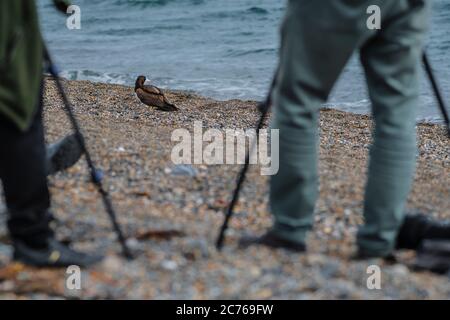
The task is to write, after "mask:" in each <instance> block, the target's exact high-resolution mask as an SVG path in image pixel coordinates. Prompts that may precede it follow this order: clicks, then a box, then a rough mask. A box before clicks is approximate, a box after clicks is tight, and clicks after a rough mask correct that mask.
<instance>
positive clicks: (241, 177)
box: [216, 102, 270, 250]
mask: <svg viewBox="0 0 450 320" xmlns="http://www.w3.org/2000/svg"><path fill="white" fill-rule="evenodd" d="M269 104H270V102H269ZM259 109H260V110H262V113H261V118H260V119H259V122H258V125H257V130H256V137H255V143H256V142H257V141H258V135H259V130H260V129H261V128H262V126H263V124H264V120H265V119H266V116H267V114H268V113H269V106H268V105H267V102H266V103H264V104H263V106H262V107H261V108H259ZM251 152H252V149H250V150H249V152H248V153H247V155H246V157H245V164H244V167H243V168H242V170H241V172H240V173H239V178H238V181H237V184H236V188H235V189H234V193H233V197H232V199H231V202H230V205H229V206H228V208H227V212H226V215H225V219H224V221H223V224H222V227H221V228H220V233H219V236H218V237H217V242H216V248H217V249H218V250H221V249H222V247H223V243H224V241H225V232H226V230H227V229H228V223H229V221H230V218H231V216H232V215H233V210H234V207H235V205H236V203H237V201H238V199H239V192H240V191H241V187H242V184H243V183H244V180H245V176H246V174H247V171H248V167H249V163H250V153H251Z"/></svg>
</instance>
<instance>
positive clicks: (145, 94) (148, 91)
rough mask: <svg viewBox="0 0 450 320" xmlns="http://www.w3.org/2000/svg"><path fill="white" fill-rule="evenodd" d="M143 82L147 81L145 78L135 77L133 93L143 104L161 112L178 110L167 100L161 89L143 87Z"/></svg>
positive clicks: (148, 86)
mask: <svg viewBox="0 0 450 320" xmlns="http://www.w3.org/2000/svg"><path fill="white" fill-rule="evenodd" d="M145 80H147V78H146V77H145V76H139V77H137V79H136V84H135V86H134V92H136V95H137V96H138V98H139V100H141V102H142V103H143V104H146V105H147V106H150V107H155V108H157V109H158V110H161V111H177V110H178V108H177V107H176V106H175V105H173V104H172V103H170V102H169V101H168V100H167V98H166V97H165V96H164V93H163V92H162V90H161V89H159V88H158V87H155V86H152V85H144V82H145Z"/></svg>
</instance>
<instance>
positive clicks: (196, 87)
mask: <svg viewBox="0 0 450 320" xmlns="http://www.w3.org/2000/svg"><path fill="white" fill-rule="evenodd" d="M37 2H38V7H39V11H40V13H41V24H42V27H43V32H44V36H45V38H46V39H47V41H48V43H49V46H50V49H51V50H52V52H53V56H54V57H55V59H56V60H57V61H58V63H59V66H60V68H61V69H62V70H63V75H64V76H65V77H67V78H69V79H87V80H92V81H99V82H109V83H119V84H126V85H133V84H134V79H135V78H136V76H137V75H139V74H144V75H147V76H148V78H150V79H152V80H153V81H154V82H155V83H156V84H157V85H159V86H161V87H162V88H172V89H182V90H192V91H195V92H198V93H200V94H203V95H206V96H210V97H213V98H216V99H230V98H240V99H261V98H262V97H264V95H265V94H266V90H267V87H268V85H269V82H270V79H271V77H272V72H273V70H274V68H275V64H276V61H277V49H278V45H279V38H278V27H279V24H280V22H281V19H282V17H283V13H284V10H285V5H286V3H285V1H280V0H108V1H107V0H73V1H72V2H73V4H77V5H79V6H80V7H81V23H82V25H81V27H82V29H81V30H68V29H67V28H66V27H65V18H64V17H63V16H62V15H60V14H58V13H56V11H55V10H54V9H53V6H52V5H51V1H50V0H38V1H37ZM428 51H429V54H430V58H431V60H432V62H433V66H434V68H435V69H436V75H437V77H438V79H439V81H440V83H441V87H442V89H443V91H444V94H445V95H446V98H447V100H448V101H449V102H450V54H449V51H450V1H448V0H434V9H433V18H432V26H431V32H430V34H429V36H428ZM423 79H424V81H423V86H422V95H421V98H422V105H421V109H420V113H419V119H420V120H429V121H436V120H438V119H441V116H440V114H439V112H438V109H437V106H436V104H435V102H434V98H433V95H432V94H431V91H430V88H429V86H428V82H427V81H425V78H424V77H423ZM330 105H331V106H333V107H337V108H339V109H343V110H346V111H351V112H357V113H367V112H368V111H369V107H370V104H369V102H368V100H367V93H366V88H365V83H364V79H363V74H362V69H361V67H360V66H359V64H358V62H357V59H356V57H354V58H353V59H352V61H351V63H350V64H349V65H348V66H347V67H346V69H345V71H344V73H343V75H342V77H341V79H340V81H339V83H338V85H337V86H336V88H335V89H334V91H333V94H332V97H331V100H330Z"/></svg>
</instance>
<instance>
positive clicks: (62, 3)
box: [53, 0, 71, 14]
mask: <svg viewBox="0 0 450 320" xmlns="http://www.w3.org/2000/svg"><path fill="white" fill-rule="evenodd" d="M53 4H54V5H55V7H56V9H58V10H59V11H60V12H62V13H64V14H66V13H67V8H68V7H69V6H70V4H71V3H70V1H69V0H53Z"/></svg>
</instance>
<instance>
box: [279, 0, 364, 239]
mask: <svg viewBox="0 0 450 320" xmlns="http://www.w3.org/2000/svg"><path fill="white" fill-rule="evenodd" d="M366 9H367V3H366V2H361V3H359V4H346V3H345V2H344V1H332V2H331V1H330V2H328V1H327V2H323V1H315V2H314V1H291V2H290V4H289V7H288V9H287V16H286V18H285V21H284V24H283V26H282V46H281V52H280V71H279V75H278V79H277V86H276V88H275V91H274V119H273V123H272V127H273V128H274V129H280V148H279V151H280V168H279V172H278V174H276V175H274V176H272V178H271V192H270V203H271V211H272V213H273V215H274V220H275V223H274V227H273V229H272V231H271V232H270V233H271V234H274V235H276V236H277V237H279V238H282V239H285V240H289V241H292V242H295V243H304V241H305V236H306V233H307V231H309V230H310V229H311V228H312V224H313V212H314V206H315V202H316V199H317V196H318V175H317V162H318V156H317V142H318V141H317V140H318V139H317V137H318V115H319V108H320V106H321V104H322V103H324V102H325V101H326V100H327V98H328V95H329V93H330V91H331V89H332V87H333V85H334V83H335V82H336V80H337V78H338V76H339V75H340V73H341V71H342V69H343V68H344V66H345V65H346V63H347V62H348V60H349V58H350V57H351V55H352V53H353V52H354V51H355V50H356V49H357V48H358V47H359V46H360V45H361V44H362V43H363V41H364V40H365V39H367V37H368V36H369V35H370V34H371V32H370V31H369V30H368V29H367V28H366V14H365V12H366Z"/></svg>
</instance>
